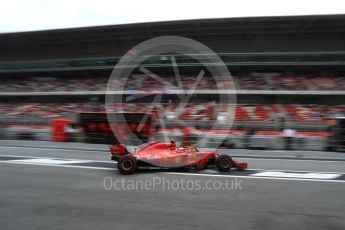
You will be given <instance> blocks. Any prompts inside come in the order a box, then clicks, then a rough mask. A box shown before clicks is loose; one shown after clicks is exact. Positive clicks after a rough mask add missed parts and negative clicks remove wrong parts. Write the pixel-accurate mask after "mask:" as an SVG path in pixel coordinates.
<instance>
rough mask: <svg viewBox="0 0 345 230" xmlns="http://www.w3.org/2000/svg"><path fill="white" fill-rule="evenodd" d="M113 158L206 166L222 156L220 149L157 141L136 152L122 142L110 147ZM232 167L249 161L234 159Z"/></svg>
mask: <svg viewBox="0 0 345 230" xmlns="http://www.w3.org/2000/svg"><path fill="white" fill-rule="evenodd" d="M110 153H111V155H112V159H114V160H117V159H118V158H119V157H121V156H122V155H127V154H130V155H131V156H133V157H135V158H136V159H137V160H138V162H143V163H145V164H147V165H150V166H158V167H164V168H175V167H184V166H190V167H198V168H201V167H204V166H208V165H210V164H214V163H215V161H216V159H217V158H218V157H219V156H220V154H219V153H218V151H217V150H216V151H207V152H201V151H199V150H198V149H197V148H196V147H194V146H187V147H182V148H176V145H175V144H174V143H164V142H155V143H151V144H147V145H146V146H144V147H142V148H140V149H139V150H137V151H136V152H133V153H129V152H128V151H127V149H126V147H125V146H124V145H122V144H117V145H113V146H111V147H110ZM232 165H233V166H232V167H234V168H238V169H240V170H243V169H246V168H247V167H248V165H247V163H239V162H237V161H235V160H232Z"/></svg>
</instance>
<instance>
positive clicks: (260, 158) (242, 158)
mask: <svg viewBox="0 0 345 230" xmlns="http://www.w3.org/2000/svg"><path fill="white" fill-rule="evenodd" d="M229 156H231V155H229ZM232 157H234V158H236V159H240V160H244V161H245V160H256V161H317V162H343V163H345V159H344V160H332V159H329V158H319V159H308V158H304V159H295V158H291V159H287V158H277V159H272V158H265V157H261V156H258V157H255V156H253V157H241V156H238V157H237V156H232ZM283 157H284V156H283ZM326 159H327V160H326Z"/></svg>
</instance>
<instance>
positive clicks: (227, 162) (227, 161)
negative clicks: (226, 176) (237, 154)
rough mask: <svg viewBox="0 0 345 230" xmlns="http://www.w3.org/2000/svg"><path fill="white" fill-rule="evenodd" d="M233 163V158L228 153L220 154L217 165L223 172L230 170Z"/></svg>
mask: <svg viewBox="0 0 345 230" xmlns="http://www.w3.org/2000/svg"><path fill="white" fill-rule="evenodd" d="M232 164H233V163H232V158H231V157H230V156H228V155H220V156H219V157H218V158H217V160H216V166H217V168H218V170H219V171H221V172H228V171H230V169H231V167H232Z"/></svg>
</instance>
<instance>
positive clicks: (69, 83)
mask: <svg viewBox="0 0 345 230" xmlns="http://www.w3.org/2000/svg"><path fill="white" fill-rule="evenodd" d="M159 77H160V78H159V79H158V78H154V77H152V76H151V77H150V76H147V75H144V74H134V75H131V76H130V77H129V78H128V79H120V80H117V79H116V80H114V81H112V84H111V85H112V89H114V90H138V91H148V90H153V91H155V90H160V91H168V90H178V89H180V88H179V87H178V85H179V84H178V82H177V80H176V79H175V77H174V76H171V75H166V76H159ZM232 78H233V80H230V79H229V80H224V79H222V78H219V79H218V78H217V79H214V78H213V77H210V76H204V77H203V78H202V79H201V80H200V82H198V84H197V87H196V89H198V90H204V89H219V88H223V89H233V88H236V89H245V90H345V75H344V76H315V75H283V74H280V73H246V74H242V73H238V74H236V75H234V76H233V77H232ZM108 80H109V78H108V77H104V76H99V77H64V78H56V77H27V78H25V77H23V78H10V79H8V78H1V79H0V92H49V91H105V90H106V88H107V83H108ZM195 81H196V76H192V75H190V76H181V82H182V85H183V88H184V89H190V88H191V87H192V86H193V84H194V83H195Z"/></svg>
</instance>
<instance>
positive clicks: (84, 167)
mask: <svg viewBox="0 0 345 230" xmlns="http://www.w3.org/2000/svg"><path fill="white" fill-rule="evenodd" d="M0 163H1V164H3V163H4V164H19V165H38V166H52V167H63V168H83V169H101V170H117V169H116V168H104V167H91V166H79V165H53V164H42V163H41V164H40V163H27V162H15V161H0Z"/></svg>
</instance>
